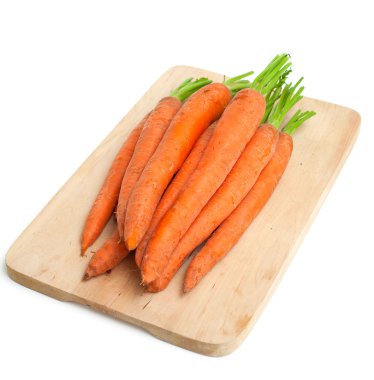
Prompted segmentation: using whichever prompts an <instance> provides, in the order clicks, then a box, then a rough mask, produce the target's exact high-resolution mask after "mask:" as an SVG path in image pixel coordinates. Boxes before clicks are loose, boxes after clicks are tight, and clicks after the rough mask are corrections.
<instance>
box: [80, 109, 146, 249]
mask: <svg viewBox="0 0 374 380" xmlns="http://www.w3.org/2000/svg"><path fill="white" fill-rule="evenodd" d="M147 117H148V115H147V116H145V117H144V119H143V120H142V121H141V122H140V123H139V124H138V125H137V126H136V128H134V129H133V131H132V132H131V133H130V135H129V137H128V138H127V140H126V141H125V143H124V144H123V145H122V147H121V149H120V151H119V152H118V154H117V156H116V157H115V159H114V161H113V163H112V165H111V167H110V169H109V172H108V174H107V176H106V178H105V181H104V184H103V186H102V188H101V189H100V192H99V194H98V195H97V197H96V200H95V202H94V204H93V206H92V208H91V210H90V212H89V214H88V216H87V219H86V223H85V226H84V229H83V233H82V237H81V255H83V254H84V252H86V250H87V248H88V247H89V246H90V245H92V244H93V243H94V242H95V240H96V239H97V238H98V237H99V235H100V234H101V232H102V230H103V229H104V227H105V225H106V224H107V222H108V220H109V219H110V217H111V216H112V214H113V211H114V209H115V207H116V204H117V199H118V194H119V192H120V188H121V183H122V179H123V176H124V174H125V172H126V169H127V166H128V164H129V162H130V160H131V157H132V154H133V152H134V148H135V145H136V143H137V141H138V138H139V136H140V133H141V131H142V129H143V127H144V125H145V123H146V120H147Z"/></svg>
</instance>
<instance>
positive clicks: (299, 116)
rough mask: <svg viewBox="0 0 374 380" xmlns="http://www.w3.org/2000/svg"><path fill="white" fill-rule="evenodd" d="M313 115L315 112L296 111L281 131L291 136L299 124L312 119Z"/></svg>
mask: <svg viewBox="0 0 374 380" xmlns="http://www.w3.org/2000/svg"><path fill="white" fill-rule="evenodd" d="M315 114H316V112H314V111H304V112H301V110H297V111H296V112H295V113H294V114H293V116H292V117H291V118H290V119H289V120H288V122H287V123H286V125H285V126H284V127H283V128H282V131H283V132H284V133H287V134H289V135H290V136H292V135H293V134H294V133H295V132H296V130H297V129H298V128H299V127H300V125H301V124H303V123H304V122H305V121H306V120H308V119H310V118H311V117H313V116H314V115H315Z"/></svg>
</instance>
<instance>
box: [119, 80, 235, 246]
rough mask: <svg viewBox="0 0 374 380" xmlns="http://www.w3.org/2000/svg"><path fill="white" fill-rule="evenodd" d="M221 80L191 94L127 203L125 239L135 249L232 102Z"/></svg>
mask: <svg viewBox="0 0 374 380" xmlns="http://www.w3.org/2000/svg"><path fill="white" fill-rule="evenodd" d="M230 98H231V94H230V91H229V89H228V88H227V87H226V86H225V85H223V84H219V83H214V84H210V85H207V86H205V87H203V88H202V89H200V90H199V91H197V92H196V93H194V94H193V95H191V96H190V97H189V98H188V99H187V100H186V102H185V103H184V104H183V106H182V107H181V109H180V110H179V111H178V113H177V114H176V115H175V117H174V119H173V120H172V122H171V124H170V127H169V128H168V130H167V131H166V133H165V135H164V137H163V139H162V140H161V142H160V144H159V146H158V148H157V149H156V151H155V153H154V154H153V156H152V157H151V159H150V160H149V161H148V164H147V165H146V167H145V168H144V170H143V173H142V174H141V176H140V178H139V181H138V182H137V184H136V185H135V187H134V189H133V191H132V193H131V195H130V198H129V201H128V205H127V211H126V216H125V228H124V240H125V243H126V245H127V247H128V248H129V249H130V250H133V249H135V248H136V247H137V245H138V244H139V243H140V241H141V239H142V238H143V237H144V235H145V233H146V231H147V229H148V227H149V224H150V222H151V219H152V216H153V213H154V211H155V209H156V207H157V204H158V202H159V201H160V199H161V196H162V194H163V192H164V190H165V189H166V187H167V185H168V184H169V182H170V180H171V179H172V177H173V176H174V174H175V173H176V172H177V171H178V170H179V168H180V167H181V166H182V164H183V162H184V160H185V159H186V157H187V156H188V154H189V152H190V151H191V149H192V147H193V145H194V144H195V142H196V141H197V139H198V138H199V137H200V135H201V134H202V133H203V132H204V130H205V129H206V128H207V127H208V126H209V125H210V124H212V122H213V121H215V120H216V119H217V118H219V117H220V115H221V114H222V112H223V110H224V109H225V107H226V105H227V104H228V102H229V101H230Z"/></svg>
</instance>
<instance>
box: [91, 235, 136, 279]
mask: <svg viewBox="0 0 374 380" xmlns="http://www.w3.org/2000/svg"><path fill="white" fill-rule="evenodd" d="M128 254H129V251H128V249H127V248H126V246H125V244H124V243H123V242H120V238H119V234H118V230H117V228H116V229H115V230H114V232H113V233H112V235H111V236H110V237H109V239H108V240H107V241H106V242H105V243H104V244H103V246H102V247H101V248H100V249H99V250H98V251H97V252H96V253H95V254H94V255H93V256H92V258H91V260H90V262H89V264H88V267H87V269H86V273H85V275H84V280H88V279H90V278H92V277H95V276H99V275H100V274H103V273H105V272H107V271H109V270H111V269H113V268H114V267H115V266H116V265H118V264H119V263H120V262H121V261H122V260H123V259H124V258H125V257H126V256H127V255H128Z"/></svg>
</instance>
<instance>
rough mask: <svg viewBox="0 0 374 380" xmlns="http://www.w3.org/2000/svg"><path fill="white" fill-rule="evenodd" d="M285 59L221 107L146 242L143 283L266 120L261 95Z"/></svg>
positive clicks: (157, 273)
mask: <svg viewBox="0 0 374 380" xmlns="http://www.w3.org/2000/svg"><path fill="white" fill-rule="evenodd" d="M287 61H288V56H287V55H284V56H280V57H276V61H275V63H274V60H273V61H272V62H271V63H270V64H269V65H268V67H266V69H265V70H264V71H263V72H262V73H261V74H260V75H259V76H258V77H257V78H256V79H255V80H254V82H253V83H252V86H253V88H247V89H243V90H241V91H239V92H238V93H237V94H236V96H235V97H234V98H233V100H232V101H231V103H230V104H229V105H228V106H227V108H226V109H225V111H224V113H223V114H222V117H221V118H220V120H219V121H218V122H217V126H216V128H215V130H214V133H213V136H212V138H211V140H210V141H209V144H208V146H207V148H206V150H205V152H204V154H203V157H202V158H201V161H200V163H199V165H198V166H197V168H196V170H195V172H194V173H193V174H192V175H191V177H190V179H189V181H188V183H187V186H186V188H185V189H184V190H183V191H182V192H181V194H180V195H179V197H178V199H177V200H176V201H175V203H174V205H173V207H172V208H170V209H169V211H168V212H167V213H166V214H165V215H164V217H163V218H162V220H161V221H160V223H159V224H158V226H157V228H156V229H155V231H154V233H153V235H152V237H151V239H150V240H149V243H148V245H147V248H146V251H145V254H144V256H143V260H142V265H141V271H142V280H143V283H144V284H149V283H150V282H152V281H154V280H155V279H156V278H158V277H159V276H160V275H161V274H162V271H163V270H164V269H165V267H166V265H167V263H168V260H169V258H170V256H171V254H172V252H173V250H174V249H175V247H176V246H177V244H178V242H179V240H180V239H181V238H182V236H183V235H184V233H185V232H186V231H187V229H188V228H189V227H190V225H191V224H192V222H193V221H194V219H195V218H196V217H197V216H198V214H199V213H200V211H201V209H202V208H203V207H204V206H205V204H206V203H207V202H208V201H209V199H210V198H211V196H212V195H213V194H214V193H215V191H216V190H217V189H218V188H219V186H220V185H221V184H222V182H223V181H224V180H225V178H226V176H227V175H228V173H229V172H230V170H231V169H232V167H233V166H234V164H235V163H236V161H237V159H238V158H239V156H240V154H241V152H242V151H243V150H244V148H245V146H246V144H247V143H248V141H249V140H250V139H251V138H252V136H253V134H254V133H255V131H256V129H257V127H258V126H259V123H260V121H261V120H262V118H263V116H264V113H265V107H266V104H265V99H264V96H263V95H265V96H266V94H267V92H268V91H272V90H273V88H274V86H275V84H276V83H277V82H278V81H279V78H280V76H281V75H282V74H283V73H284V71H285V70H286V69H287V68H288V67H289V65H288V64H287ZM259 78H260V79H259ZM268 83H272V87H270V89H269V87H268ZM264 88H266V90H264Z"/></svg>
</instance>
